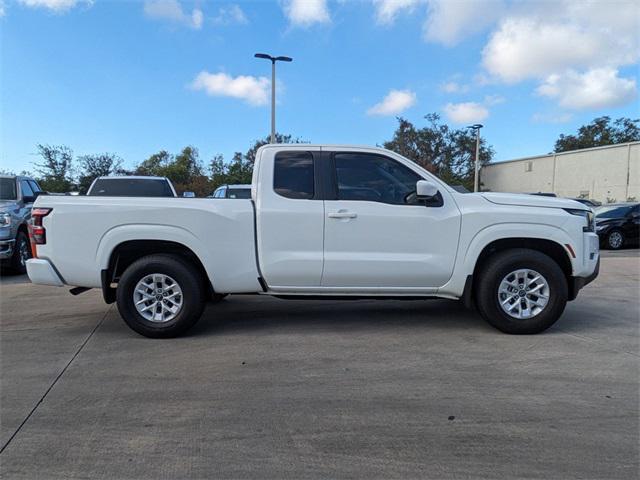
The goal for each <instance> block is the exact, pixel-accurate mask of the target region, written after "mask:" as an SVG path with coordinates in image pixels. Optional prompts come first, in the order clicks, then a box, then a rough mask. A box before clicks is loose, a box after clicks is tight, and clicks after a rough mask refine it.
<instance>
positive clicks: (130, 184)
mask: <svg viewBox="0 0 640 480" xmlns="http://www.w3.org/2000/svg"><path fill="white" fill-rule="evenodd" d="M88 195H89V196H91V197H94V196H96V197H173V196H174V195H173V191H171V187H170V186H169V183H168V182H167V181H166V180H162V179H155V178H126V177H122V178H101V179H98V180H96V183H95V184H94V185H93V187H92V188H91V190H90V191H89V193H88Z"/></svg>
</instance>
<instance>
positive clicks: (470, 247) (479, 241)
mask: <svg viewBox="0 0 640 480" xmlns="http://www.w3.org/2000/svg"><path fill="white" fill-rule="evenodd" d="M510 238H530V239H539V240H550V241H552V242H555V243H557V244H558V245H560V246H561V247H562V249H563V250H564V251H565V252H566V247H565V245H566V244H572V240H571V237H570V236H569V234H568V233H567V232H566V231H565V230H563V229H562V228H560V227H558V226H555V225H548V224H543V223H516V222H509V223H498V224H492V225H489V226H487V227H485V228H483V229H481V230H479V231H478V232H476V234H475V235H473V236H472V237H471V238H470V239H469V240H467V241H465V242H464V243H462V242H461V245H460V249H461V251H462V252H464V254H463V255H460V256H459V258H460V260H459V261H458V262H457V263H456V266H455V268H454V274H453V276H452V278H451V280H450V281H449V282H448V283H447V284H445V285H444V286H442V287H441V288H440V289H439V290H438V293H439V294H440V295H442V296H449V297H453V298H460V297H461V296H462V294H463V292H464V289H465V282H466V280H467V277H468V276H469V275H472V274H473V271H474V269H475V266H476V263H477V261H478V258H479V257H480V254H481V253H482V251H483V250H484V249H485V248H486V247H487V246H488V245H489V244H490V243H492V242H495V241H496V240H506V239H510ZM567 258H569V259H570V261H571V266H572V269H574V270H575V265H574V262H575V259H573V258H571V256H570V255H567Z"/></svg>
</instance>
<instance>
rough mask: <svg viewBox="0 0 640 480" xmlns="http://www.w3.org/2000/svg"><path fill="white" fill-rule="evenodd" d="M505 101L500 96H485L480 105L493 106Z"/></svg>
mask: <svg viewBox="0 0 640 480" xmlns="http://www.w3.org/2000/svg"><path fill="white" fill-rule="evenodd" d="M505 101H506V99H505V98H504V97H503V96H502V95H485V96H484V100H483V101H482V103H484V104H485V105H487V106H493V105H498V104H500V103H504V102H505Z"/></svg>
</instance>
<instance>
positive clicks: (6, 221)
mask: <svg viewBox="0 0 640 480" xmlns="http://www.w3.org/2000/svg"><path fill="white" fill-rule="evenodd" d="M7 225H11V214H10V213H0V227H6V226H7Z"/></svg>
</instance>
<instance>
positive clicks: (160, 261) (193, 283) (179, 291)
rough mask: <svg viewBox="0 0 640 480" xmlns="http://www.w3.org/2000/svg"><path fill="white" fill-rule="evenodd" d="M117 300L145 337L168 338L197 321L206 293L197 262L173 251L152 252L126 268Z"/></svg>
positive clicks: (122, 312) (124, 315) (130, 322)
mask: <svg viewBox="0 0 640 480" xmlns="http://www.w3.org/2000/svg"><path fill="white" fill-rule="evenodd" d="M116 300H117V304H118V311H119V312H120V315H121V316H122V318H123V320H124V321H125V323H126V324H127V325H128V326H129V327H130V328H131V329H132V330H134V331H136V332H138V333H139V334H141V335H144V336H145V337H150V338H169V337H176V336H178V335H181V334H183V333H184V332H186V331H187V330H188V329H189V328H191V327H192V326H193V325H195V324H196V322H197V321H198V320H199V319H200V316H201V315H202V310H203V308H204V300H205V295H204V288H203V281H202V278H201V277H200V275H199V274H198V271H197V269H196V268H195V267H194V266H192V265H191V264H189V263H188V262H184V261H182V260H181V259H180V258H178V257H175V256H171V255H149V256H147V257H143V258H141V259H140V260H137V261H136V262H134V263H132V264H131V265H130V266H129V267H128V268H127V269H126V270H125V271H124V274H123V275H122V277H121V278H120V281H119V282H118V289H117V291H116Z"/></svg>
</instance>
